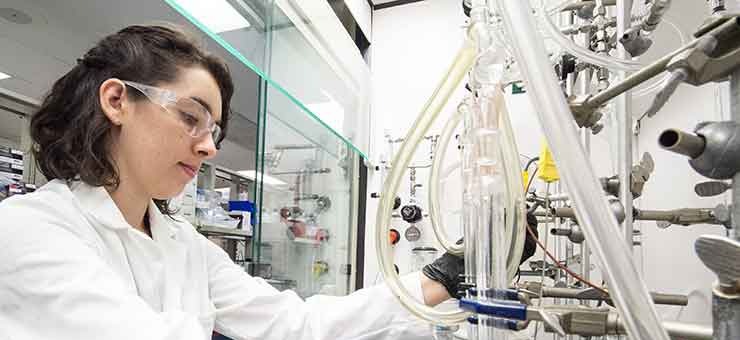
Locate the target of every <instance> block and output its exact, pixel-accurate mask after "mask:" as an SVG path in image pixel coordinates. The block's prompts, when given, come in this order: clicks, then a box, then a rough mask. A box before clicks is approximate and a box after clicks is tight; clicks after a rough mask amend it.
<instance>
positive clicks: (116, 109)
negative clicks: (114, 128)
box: [99, 78, 126, 125]
mask: <svg viewBox="0 0 740 340" xmlns="http://www.w3.org/2000/svg"><path fill="white" fill-rule="evenodd" d="M99 91H100V93H99V96H100V107H101V108H102V109H103V113H104V114H105V115H106V117H108V119H110V121H111V123H113V125H121V122H122V121H123V118H124V115H125V111H124V109H123V107H124V92H125V91H126V85H125V84H124V83H123V82H122V81H121V80H119V79H115V78H110V79H108V80H106V81H104V82H103V83H102V84H100V90H99Z"/></svg>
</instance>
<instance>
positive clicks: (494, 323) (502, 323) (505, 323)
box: [468, 316, 519, 331]
mask: <svg viewBox="0 0 740 340" xmlns="http://www.w3.org/2000/svg"><path fill="white" fill-rule="evenodd" d="M478 322H479V321H478V318H477V317H475V316H469V317H468V323H470V324H472V325H477V324H478ZM483 325H484V326H489V327H493V328H499V329H508V330H512V331H518V330H519V325H518V324H517V322H516V321H514V320H507V319H496V318H493V319H483Z"/></svg>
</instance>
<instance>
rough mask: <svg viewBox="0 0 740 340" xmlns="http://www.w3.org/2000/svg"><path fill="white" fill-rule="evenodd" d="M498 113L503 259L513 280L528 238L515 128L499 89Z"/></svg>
mask: <svg viewBox="0 0 740 340" xmlns="http://www.w3.org/2000/svg"><path fill="white" fill-rule="evenodd" d="M498 94H499V101H498V105H499V107H498V111H499V112H500V114H499V118H500V122H499V126H501V150H502V159H503V161H504V164H503V166H504V174H505V176H506V186H507V187H506V192H507V194H508V197H507V200H506V211H507V212H508V211H510V212H511V213H510V214H507V215H506V217H507V220H506V226H507V227H508V229H507V235H511V238H510V239H508V238H507V241H509V250H508V258H507V259H506V263H507V269H508V277H509V279H512V278H514V275H516V271H517V269H518V268H519V260H520V259H521V257H522V251H523V250H524V240H525V238H526V236H527V234H526V230H527V229H526V228H527V217H526V213H527V211H526V204H525V203H524V202H525V196H524V195H525V193H524V183H523V179H522V170H521V168H520V164H519V150H518V148H517V146H516V139H514V128H513V126H512V125H511V120H510V119H509V111H508V110H507V108H506V102H505V101H504V94H503V91H502V90H501V89H500V88H499V92H498Z"/></svg>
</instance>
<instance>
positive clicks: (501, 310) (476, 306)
mask: <svg viewBox="0 0 740 340" xmlns="http://www.w3.org/2000/svg"><path fill="white" fill-rule="evenodd" d="M460 308H462V309H463V310H466V311H469V312H473V313H475V314H484V315H490V316H495V317H499V318H504V319H514V320H521V321H526V320H527V305H525V304H521V303H510V302H505V301H477V300H471V299H467V298H464V299H460Z"/></svg>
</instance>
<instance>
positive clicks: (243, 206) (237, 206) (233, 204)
mask: <svg viewBox="0 0 740 340" xmlns="http://www.w3.org/2000/svg"><path fill="white" fill-rule="evenodd" d="M229 211H246V212H249V223H250V224H251V225H255V214H254V203H253V202H250V201H229Z"/></svg>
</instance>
